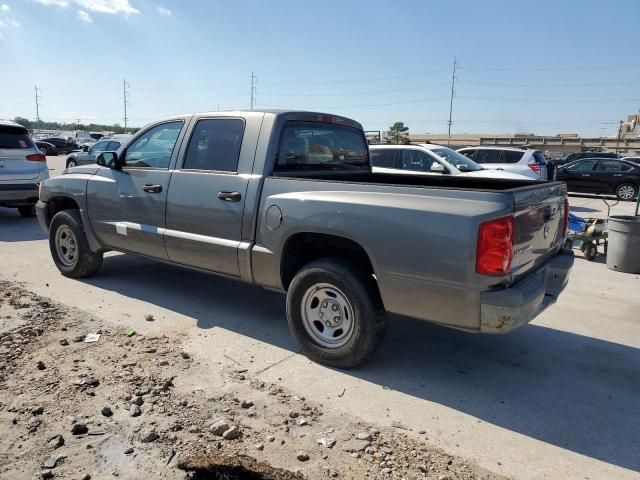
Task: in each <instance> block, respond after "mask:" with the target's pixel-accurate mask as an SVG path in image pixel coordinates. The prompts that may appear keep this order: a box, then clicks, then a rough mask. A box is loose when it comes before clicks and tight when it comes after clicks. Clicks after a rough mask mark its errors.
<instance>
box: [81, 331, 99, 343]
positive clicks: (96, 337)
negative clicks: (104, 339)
mask: <svg viewBox="0 0 640 480" xmlns="http://www.w3.org/2000/svg"><path fill="white" fill-rule="evenodd" d="M98 340H100V334H99V333H90V334H88V335H87V336H86V337H84V343H95V342H97V341H98Z"/></svg>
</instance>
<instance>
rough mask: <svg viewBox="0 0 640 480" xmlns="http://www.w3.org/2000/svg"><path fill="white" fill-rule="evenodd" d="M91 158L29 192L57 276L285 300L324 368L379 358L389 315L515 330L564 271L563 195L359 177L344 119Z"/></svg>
mask: <svg viewBox="0 0 640 480" xmlns="http://www.w3.org/2000/svg"><path fill="white" fill-rule="evenodd" d="M97 162H98V163H97V164H96V165H85V166H79V167H76V168H72V169H69V170H66V171H65V172H64V173H63V174H62V175H60V176H58V177H54V178H52V179H50V180H48V181H46V182H45V183H44V185H43V187H42V190H41V195H40V200H39V202H38V206H37V208H36V210H37V212H38V219H39V221H40V224H41V225H42V227H43V228H44V229H45V231H48V232H49V239H50V248H51V255H52V258H53V261H54V263H55V265H56V266H57V268H58V269H59V270H60V272H61V273H62V274H63V275H65V276H67V277H72V278H80V277H86V276H89V275H92V274H95V273H96V272H97V271H98V270H99V268H100V265H101V264H102V260H103V253H104V252H106V251H109V250H117V251H123V252H128V253H134V254H139V255H144V256H145V257H148V258H156V259H158V260H162V261H165V262H171V263H174V264H176V265H180V266H184V267H191V268H196V269H198V270H200V271H208V272H211V273H216V274H220V275H223V276H226V277H228V278H235V279H238V280H243V281H246V282H249V283H254V284H257V285H261V286H263V287H265V288H268V289H271V290H277V291H281V292H286V294H287V309H286V312H287V319H288V322H289V327H290V329H291V332H292V334H293V336H294V337H295V339H296V340H297V342H298V343H299V344H300V346H301V348H302V349H303V351H304V352H305V353H306V354H307V355H308V356H309V357H310V358H312V359H314V360H316V361H319V362H323V363H326V364H329V365H332V366H336V367H353V366H355V365H358V364H360V363H362V362H363V361H364V360H365V359H366V358H367V357H369V356H370V355H371V354H372V353H373V352H374V351H375V349H376V348H377V346H378V345H379V343H380V342H381V341H382V339H383V337H384V333H385V330H386V325H387V312H391V313H396V314H401V315H407V316H411V317H415V318H419V319H422V320H426V321H429V322H435V323H438V324H441V325H448V326H450V327H454V328H457V329H462V330H467V331H471V332H481V333H504V332H507V331H510V330H513V329H515V328H517V327H519V326H521V325H523V324H525V323H527V322H529V321H530V320H531V319H533V318H534V317H535V316H536V315H537V314H538V313H539V312H541V311H542V310H544V308H546V307H547V306H548V305H549V304H550V303H552V302H553V301H554V300H555V299H556V298H557V296H558V295H559V294H560V292H561V291H562V290H563V289H564V287H565V285H566V283H567V280H568V275H569V271H570V269H571V266H572V264H573V254H572V252H571V251H568V250H564V249H563V248H562V245H563V242H564V235H565V229H566V224H567V221H566V215H567V212H568V204H567V197H566V185H565V184H564V183H562V182H537V181H531V180H525V181H522V180H502V179H501V180H498V179H492V178H475V177H463V176H461V175H458V176H452V175H447V176H445V175H439V176H435V175H434V176H426V175H388V174H387V175H385V174H373V173H372V172H371V165H370V163H369V152H368V148H367V142H366V138H365V134H364V131H363V130H362V126H361V125H360V124H359V123H357V122H355V121H353V120H349V119H347V118H344V117H337V116H334V115H327V114H321V113H312V112H287V111H251V112H211V113H197V114H194V115H181V116H177V117H170V118H166V119H163V120H161V121H158V122H155V123H153V124H150V125H148V126H146V127H144V128H142V129H141V130H140V131H139V132H138V133H137V134H136V135H135V136H134V137H133V138H132V139H131V141H130V142H129V143H127V144H126V145H124V146H122V147H121V148H120V150H119V151H118V152H102V153H101V154H100V155H99V156H98V159H97ZM221 301H230V300H229V299H225V300H222V299H221Z"/></svg>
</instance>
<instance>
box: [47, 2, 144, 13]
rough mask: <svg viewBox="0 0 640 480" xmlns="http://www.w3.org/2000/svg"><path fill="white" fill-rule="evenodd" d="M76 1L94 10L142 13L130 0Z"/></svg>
mask: <svg viewBox="0 0 640 480" xmlns="http://www.w3.org/2000/svg"><path fill="white" fill-rule="evenodd" d="M47 1H49V0H47ZM56 1H57V0H56ZM75 2H76V3H77V4H78V5H80V6H81V7H83V8H86V9H87V10H89V11H92V12H100V13H112V14H114V13H125V14H129V13H140V10H138V9H137V8H134V7H132V6H131V4H130V3H129V0H75Z"/></svg>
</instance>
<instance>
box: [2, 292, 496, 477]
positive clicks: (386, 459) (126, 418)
mask: <svg viewBox="0 0 640 480" xmlns="http://www.w3.org/2000/svg"><path fill="white" fill-rule="evenodd" d="M140 321H141V322H153V321H155V319H154V318H153V316H151V315H148V316H147V317H146V318H144V319H140ZM91 334H94V335H99V338H98V340H97V341H95V342H91V341H89V340H91ZM183 341H184V338H182V336H181V335H180V334H171V333H169V334H167V335H159V336H145V335H141V334H139V333H136V332H134V331H132V330H130V331H127V330H121V329H118V328H116V327H113V326H112V324H110V323H108V322H107V321H105V320H104V319H101V318H98V317H97V316H95V315H92V314H89V313H86V312H83V311H80V310H77V309H73V308H70V307H66V306H64V305H60V304H57V303H56V302H54V301H52V300H50V299H47V298H43V297H40V296H38V295H35V294H33V293H31V292H29V291H26V290H25V289H23V288H22V287H21V286H20V285H19V284H17V283H15V282H8V281H2V282H0V429H1V430H0V431H2V436H1V437H0V452H2V453H0V478H2V479H31V478H69V479H85V480H86V479H90V478H91V479H103V478H104V479H106V478H116V477H118V478H126V479H137V478H149V475H150V472H152V475H153V478H158V479H182V478H193V479H196V480H198V479H214V478H216V479H231V478H256V479H278V480H289V479H302V478H310V479H313V478H345V479H347V478H352V479H361V478H407V479H409V478H415V479H418V478H427V479H437V480H453V479H469V480H471V479H499V478H504V477H501V476H498V475H496V474H493V473H490V472H487V471H485V470H483V469H481V468H479V467H477V466H475V465H473V464H471V463H469V462H467V461H465V460H464V459H461V458H459V457H456V456H452V455H448V454H446V453H445V452H443V451H441V450H439V449H436V448H433V447H432V446H430V445H429V444H428V441H427V439H425V441H418V440H415V439H414V438H413V437H412V438H409V436H408V435H407V433H408V431H409V430H410V429H411V427H410V426H405V425H402V424H396V425H395V428H388V427H387V428H382V427H379V426H376V425H371V424H365V423H363V422H361V421H359V420H358V419H357V418H351V417H349V416H348V415H345V414H344V413H340V412H335V411H332V410H326V409H325V408H324V407H323V405H322V403H321V402H316V401H313V399H306V398H304V397H301V396H298V395H296V394H295V392H291V391H288V390H287V389H286V388H285V387H284V386H283V385H282V384H280V383H267V382H264V381H262V380H260V379H258V378H255V377H253V376H252V375H250V374H249V373H248V371H247V370H246V369H242V368H230V367H229V366H221V367H220V369H221V371H220V372H218V373H219V374H220V375H221V378H222V379H223V380H222V381H221V382H219V383H218V384H216V385H211V388H201V387H200V388H196V389H194V388H192V386H193V385H194V384H198V381H197V380H198V379H201V378H202V377H203V376H206V375H207V374H208V372H207V370H208V369H210V368H211V366H210V365H209V364H208V363H207V362H200V359H198V358H194V357H193V356H192V354H189V353H187V352H186V351H184V350H183V349H182V347H181V344H182V343H183ZM283 383H284V382H283ZM417 433H418V434H420V433H421V432H417ZM422 435H423V437H424V434H423V433H422ZM249 472H255V473H249Z"/></svg>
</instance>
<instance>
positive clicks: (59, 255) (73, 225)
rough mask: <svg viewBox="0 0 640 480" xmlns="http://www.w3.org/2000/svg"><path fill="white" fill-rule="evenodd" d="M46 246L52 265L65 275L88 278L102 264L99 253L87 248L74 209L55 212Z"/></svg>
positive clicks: (80, 224) (87, 245) (84, 236)
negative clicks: (51, 258) (47, 245)
mask: <svg viewBox="0 0 640 480" xmlns="http://www.w3.org/2000/svg"><path fill="white" fill-rule="evenodd" d="M49 248H50V250H51V256H52V257H53V261H54V262H55V264H56V267H58V270H60V273H62V274H63V275H64V276H65V277H71V278H83V277H88V276H90V275H93V274H94V273H96V272H97V271H98V269H99V268H100V266H101V265H102V253H101V252H98V253H95V252H93V251H91V249H90V248H89V242H88V241H87V237H86V235H85V233H84V225H83V224H82V217H81V216H80V212H79V211H78V210H63V211H61V212H58V213H56V214H55V216H54V217H53V219H52V220H51V225H49Z"/></svg>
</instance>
